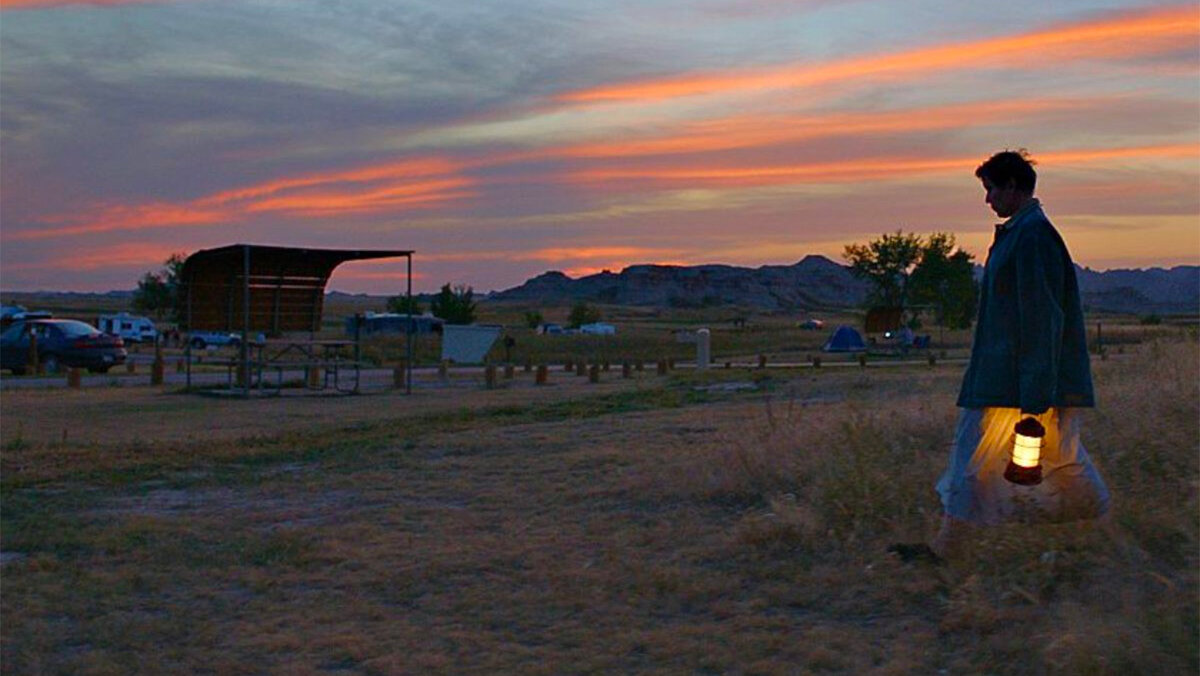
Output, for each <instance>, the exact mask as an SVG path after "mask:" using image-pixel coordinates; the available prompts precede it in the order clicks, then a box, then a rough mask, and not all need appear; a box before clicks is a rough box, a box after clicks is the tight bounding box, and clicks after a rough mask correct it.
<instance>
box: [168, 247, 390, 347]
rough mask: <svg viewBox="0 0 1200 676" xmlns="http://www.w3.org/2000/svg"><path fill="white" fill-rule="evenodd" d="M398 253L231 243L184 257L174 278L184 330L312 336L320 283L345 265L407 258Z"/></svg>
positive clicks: (322, 296) (319, 303) (321, 296)
mask: <svg viewBox="0 0 1200 676" xmlns="http://www.w3.org/2000/svg"><path fill="white" fill-rule="evenodd" d="M412 254H413V252H412V251H409V250H398V249H307V248H296V247H283V246H264V245H259V244H232V245H229V246H223V247H219V248H216V249H204V250H202V251H197V252H196V253H194V254H192V255H191V256H188V258H187V260H186V261H184V264H183V270H182V272H181V274H180V283H181V288H180V292H181V294H182V295H181V302H182V307H181V308H180V310H181V312H180V314H181V315H182V321H181V322H180V328H181V329H183V330H185V331H197V330H204V331H241V330H246V331H265V332H268V333H271V334H278V333H282V332H284V331H310V332H315V331H317V330H318V329H319V328H320V326H321V312H322V309H323V305H324V301H325V284H326V283H327V282H328V281H329V276H330V275H331V274H332V273H333V270H334V268H336V267H337V266H339V265H341V264H342V263H345V262H347V261H358V260H369V259H377V258H398V257H411V256H412Z"/></svg>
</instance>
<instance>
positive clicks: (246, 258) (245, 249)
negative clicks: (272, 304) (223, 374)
mask: <svg viewBox="0 0 1200 676" xmlns="http://www.w3.org/2000/svg"><path fill="white" fill-rule="evenodd" d="M241 362H242V363H241V366H240V368H241V369H242V393H243V394H244V395H245V396H247V397H249V396H250V245H249V244H244V245H242V349H241Z"/></svg>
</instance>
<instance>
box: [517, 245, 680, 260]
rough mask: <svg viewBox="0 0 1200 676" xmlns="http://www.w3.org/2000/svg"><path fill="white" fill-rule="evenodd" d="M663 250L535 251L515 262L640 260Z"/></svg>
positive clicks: (573, 249) (554, 249) (582, 248)
mask: <svg viewBox="0 0 1200 676" xmlns="http://www.w3.org/2000/svg"><path fill="white" fill-rule="evenodd" d="M661 251H662V250H661V249H652V248H647V247H637V246H593V247H589V246H580V247H553V248H545V249H534V250H533V251H525V252H520V253H517V254H515V255H514V256H513V260H539V261H561V260H592V259H596V258H613V257H616V258H638V257H645V256H653V255H656V254H658V253H661Z"/></svg>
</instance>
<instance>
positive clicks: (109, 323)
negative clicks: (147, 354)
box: [97, 312, 158, 343]
mask: <svg viewBox="0 0 1200 676" xmlns="http://www.w3.org/2000/svg"><path fill="white" fill-rule="evenodd" d="M97 323H98V324H99V326H98V327H97V328H99V329H100V330H101V331H103V332H104V333H107V334H109V335H112V336H120V337H121V339H122V340H124V341H125V342H127V343H153V342H154V340H155V339H156V338H158V329H156V328H154V322H153V321H151V319H150V318H149V317H141V316H139V315H132V314H129V313H128V312H118V313H117V314H115V315H100V318H99V321H98V322H97Z"/></svg>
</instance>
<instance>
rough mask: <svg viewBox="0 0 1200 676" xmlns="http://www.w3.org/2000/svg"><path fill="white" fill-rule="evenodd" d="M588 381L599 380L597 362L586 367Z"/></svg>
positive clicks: (595, 381)
mask: <svg viewBox="0 0 1200 676" xmlns="http://www.w3.org/2000/svg"><path fill="white" fill-rule="evenodd" d="M588 382H589V383H598V382H600V365H599V364H592V366H591V368H589V369H588Z"/></svg>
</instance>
